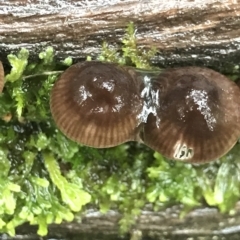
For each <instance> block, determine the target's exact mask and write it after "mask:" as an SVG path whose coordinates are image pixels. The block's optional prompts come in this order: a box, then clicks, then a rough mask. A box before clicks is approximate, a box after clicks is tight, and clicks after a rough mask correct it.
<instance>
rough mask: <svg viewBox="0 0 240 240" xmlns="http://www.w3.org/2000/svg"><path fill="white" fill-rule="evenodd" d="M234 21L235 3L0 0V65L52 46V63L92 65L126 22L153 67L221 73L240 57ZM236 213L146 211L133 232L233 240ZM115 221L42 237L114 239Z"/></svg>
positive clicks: (91, 219)
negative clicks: (150, 54)
mask: <svg viewBox="0 0 240 240" xmlns="http://www.w3.org/2000/svg"><path fill="white" fill-rule="evenodd" d="M239 16H240V1H238V0H221V1H220V0H189V1H176V0H168V1H166V2H165V1H162V3H159V0H149V1H145V0H142V1H138V0H126V1H121V0H114V1H106V0H101V1H99V0H92V1H90V0H82V1H77V0H71V1H67V0H62V1H55V0H50V1H46V2H45V1H41V0H32V1H26V0H15V1H1V2H0V59H1V60H2V61H3V62H5V63H6V62H7V61H6V56H7V54H9V53H10V52H12V51H18V50H19V48H21V47H25V48H27V49H29V50H30V51H31V56H34V55H35V56H36V55H37V54H38V53H39V52H40V51H41V50H42V49H43V48H44V47H45V46H53V47H54V49H55V50H56V54H57V57H58V58H59V59H63V58H65V57H67V56H72V57H73V58H74V59H76V60H79V59H85V58H86V56H87V55H90V56H92V57H93V58H94V57H96V56H97V55H98V54H99V53H100V51H101V45H102V42H103V40H105V41H106V42H108V43H109V44H110V45H113V46H117V45H118V44H120V43H121V39H122V37H123V35H124V33H125V28H126V26H127V24H128V23H129V22H130V21H133V22H134V23H135V25H136V27H137V32H136V35H137V39H138V45H139V47H140V48H144V49H150V48H151V47H153V46H154V47H156V48H157V50H158V51H159V52H158V54H157V56H156V57H155V58H154V59H153V62H154V63H156V64H159V65H160V66H180V65H207V66H211V67H213V68H215V69H221V68H222V67H224V69H227V68H226V67H230V68H231V67H233V66H234V65H235V64H238V59H239V56H240V50H239V36H240V28H239V26H240V17H239ZM230 68H229V69H230ZM236 211H237V214H236V215H234V217H232V216H229V215H222V214H220V213H219V212H218V211H217V210H216V209H210V208H201V209H198V210H194V211H192V212H191V213H189V214H188V215H187V216H186V217H185V218H184V219H179V213H180V209H179V208H178V207H173V208H170V209H167V210H165V211H162V212H158V213H154V212H153V211H150V210H149V211H144V212H143V213H142V214H141V216H140V217H139V218H138V220H137V223H136V225H134V229H136V230H139V231H141V232H142V235H143V239H164V238H165V239H181V238H182V239H186V237H192V239H194V238H195V237H199V236H204V237H205V238H204V239H212V237H213V236H216V235H217V236H222V237H223V238H222V239H224V237H225V236H231V239H234V234H237V233H238V232H239V231H240V230H239V227H238V226H239V224H240V211H239V208H237V209H236ZM119 219H120V215H119V214H118V213H114V214H113V213H110V214H106V215H101V214H99V213H98V212H92V213H89V214H87V215H86V216H85V217H84V218H83V219H82V223H71V224H63V225H61V227H59V225H57V226H53V225H52V226H50V227H49V231H50V235H52V236H55V237H56V236H58V234H61V235H64V234H65V235H64V236H69V235H71V234H78V235H82V236H85V238H86V239H94V238H93V237H92V236H93V235H96V236H99V235H102V236H103V237H104V238H105V239H117V237H116V236H117V235H118V221H119ZM56 228H57V231H56ZM34 231H35V230H34ZM29 232H31V228H28V227H27V228H26V227H25V226H24V227H21V228H20V229H19V233H22V234H23V233H26V234H29ZM89 236H91V237H89ZM82 239H84V238H82ZM95 239H97V238H95ZM128 239H129V237H128ZM236 239H239V237H237V238H236Z"/></svg>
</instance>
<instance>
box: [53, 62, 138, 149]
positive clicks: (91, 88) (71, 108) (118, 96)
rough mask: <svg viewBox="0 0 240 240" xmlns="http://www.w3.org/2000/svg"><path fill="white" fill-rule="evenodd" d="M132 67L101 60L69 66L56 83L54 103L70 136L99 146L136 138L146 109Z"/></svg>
mask: <svg viewBox="0 0 240 240" xmlns="http://www.w3.org/2000/svg"><path fill="white" fill-rule="evenodd" d="M134 74H135V73H134V71H133V70H131V69H130V68H129V69H127V68H124V67H120V66H118V65H116V64H113V63H102V62H97V61H92V62H81V63H77V64H75V65H72V66H71V67H69V68H68V69H67V70H66V71H65V72H64V73H63V74H62V75H61V76H60V78H59V79H58V81H57V82H56V83H55V84H54V87H53V89H52V92H51V100H50V107H51V112H52V115H53V119H54V120H55V122H56V125H57V126H58V128H59V129H60V130H61V131H62V132H63V133H64V134H65V135H66V136H67V137H68V138H70V139H72V140H74V141H76V142H78V143H81V144H84V145H87V146H91V147H96V148H105V147H112V146H116V145H119V144H121V143H123V142H126V141H130V140H134V139H135V135H136V132H137V131H138V127H139V124H140V118H139V115H140V113H141V111H142V99H141V96H140V92H141V90H140V87H141V86H140V85H141V83H140V82H139V81H137V78H136V77H135V76H134Z"/></svg>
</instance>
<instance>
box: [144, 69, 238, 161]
mask: <svg viewBox="0 0 240 240" xmlns="http://www.w3.org/2000/svg"><path fill="white" fill-rule="evenodd" d="M153 89H154V91H155V93H156V95H157V96H158V97H157V98H156V103H155V106H156V113H157V114H155V115H156V116H154V114H150V115H149V117H148V120H147V123H146V124H145V126H144V130H143V134H142V139H143V141H144V143H145V144H146V145H148V146H149V147H151V148H153V149H154V150H156V151H158V152H160V153H161V154H163V155H164V156H166V157H168V158H170V159H175V160H181V161H187V162H196V163H203V162H207V161H210V160H215V159H217V158H219V157H221V156H223V155H224V154H225V153H226V152H228V151H229V150H230V149H231V148H232V147H233V145H234V144H235V143H236V141H237V140H238V138H239V136H240V90H239V88H238V86H237V85H236V84H235V83H234V82H232V81H230V80H229V79H228V78H226V77H225V76H223V75H221V74H220V73H217V72H215V71H213V70H210V69H207V68H199V67H185V68H175V69H169V70H166V71H164V72H163V73H162V74H160V75H159V77H158V78H157V79H155V81H154V82H153Z"/></svg>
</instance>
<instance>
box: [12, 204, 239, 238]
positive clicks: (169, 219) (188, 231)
mask: <svg viewBox="0 0 240 240" xmlns="http://www.w3.org/2000/svg"><path fill="white" fill-rule="evenodd" d="M235 210H236V213H235V214H234V215H229V214H221V213H220V212H219V211H218V210H217V209H216V208H208V207H202V208H197V209H195V210H192V211H190V212H189V213H188V214H187V215H186V216H185V217H183V218H180V217H179V215H180V213H181V211H182V209H181V207H180V206H173V207H169V208H167V209H165V210H161V211H158V212H153V211H152V210H151V208H146V209H145V210H144V211H142V213H141V215H140V216H139V217H138V218H137V220H136V224H135V225H134V226H133V228H132V230H131V231H130V233H129V234H127V235H126V236H125V237H124V238H120V237H119V225H118V221H119V219H120V218H121V215H120V214H119V213H117V212H114V211H110V212H108V213H107V214H101V213H100V212H99V211H97V210H93V209H92V210H88V211H87V213H86V214H85V216H83V217H82V219H81V221H79V222H76V221H75V222H73V223H63V224H61V225H50V226H49V235H48V238H54V239H58V237H59V238H60V239H62V238H64V237H65V238H66V239H94V240H98V239H102V240H112V239H114V240H117V239H122V240H131V237H130V235H131V233H132V232H134V231H135V232H136V231H137V232H141V235H142V240H162V239H163V240H165V239H171V240H173V239H178V240H183V239H185V240H186V239H191V240H194V239H204V240H208V239H222V240H223V239H231V240H234V239H236V240H238V239H239V238H240V227H239V226H240V203H238V204H237V205H236V208H235ZM36 230H37V229H36V227H33V226H27V225H24V226H22V227H20V228H19V229H18V231H17V232H18V234H28V236H30V235H31V233H32V235H31V236H36V235H35V234H33V233H34V232H36ZM74 237H75V238H74ZM77 237H78V238H77ZM80 237H81V238H80ZM36 239H38V238H37V236H36Z"/></svg>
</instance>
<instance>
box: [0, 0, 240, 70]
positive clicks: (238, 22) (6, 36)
mask: <svg viewBox="0 0 240 240" xmlns="http://www.w3.org/2000/svg"><path fill="white" fill-rule="evenodd" d="M130 21H133V22H134V23H135V25H136V27H137V33H136V34H137V39H138V44H139V47H142V48H145V49H149V48H151V47H153V46H154V47H156V48H157V49H158V51H159V53H158V55H157V56H156V58H155V59H153V61H154V62H155V63H157V64H159V65H160V66H173V65H174V66H179V65H207V66H210V67H213V68H216V69H221V68H222V67H224V69H229V67H232V66H234V65H235V64H236V63H238V61H237V59H239V56H240V50H239V36H240V28H239V26H240V1H239V0H187V1H177V0H168V1H161V3H160V2H159V1H158V0H149V1H145V0H140V1H139V0H126V1H121V0H113V1H107V0H101V1H99V0H91V1H90V0H80V1H79V0H71V1H67V0H61V1H55V0H50V1H42V0H31V1H25V0H14V1H1V3H0V58H1V59H2V60H3V61H5V58H6V55H7V54H8V53H9V52H11V51H13V50H18V49H19V48H20V47H26V48H28V49H29V50H30V51H31V52H32V55H34V53H35V55H36V54H37V53H39V51H41V50H42V48H44V46H49V45H51V46H53V47H54V49H55V50H56V53H57V56H58V57H59V58H64V57H66V56H69V55H70V56H72V57H73V58H75V59H78V60H79V59H85V58H86V56H87V55H90V56H92V57H93V58H94V57H96V56H97V55H98V54H99V52H100V49H101V44H102V42H103V40H105V41H107V42H108V43H110V45H111V44H112V45H117V44H119V43H120V42H121V39H122V37H123V35H124V33H125V28H126V25H127V24H128V23H129V22H130ZM226 67H227V68H226Z"/></svg>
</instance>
